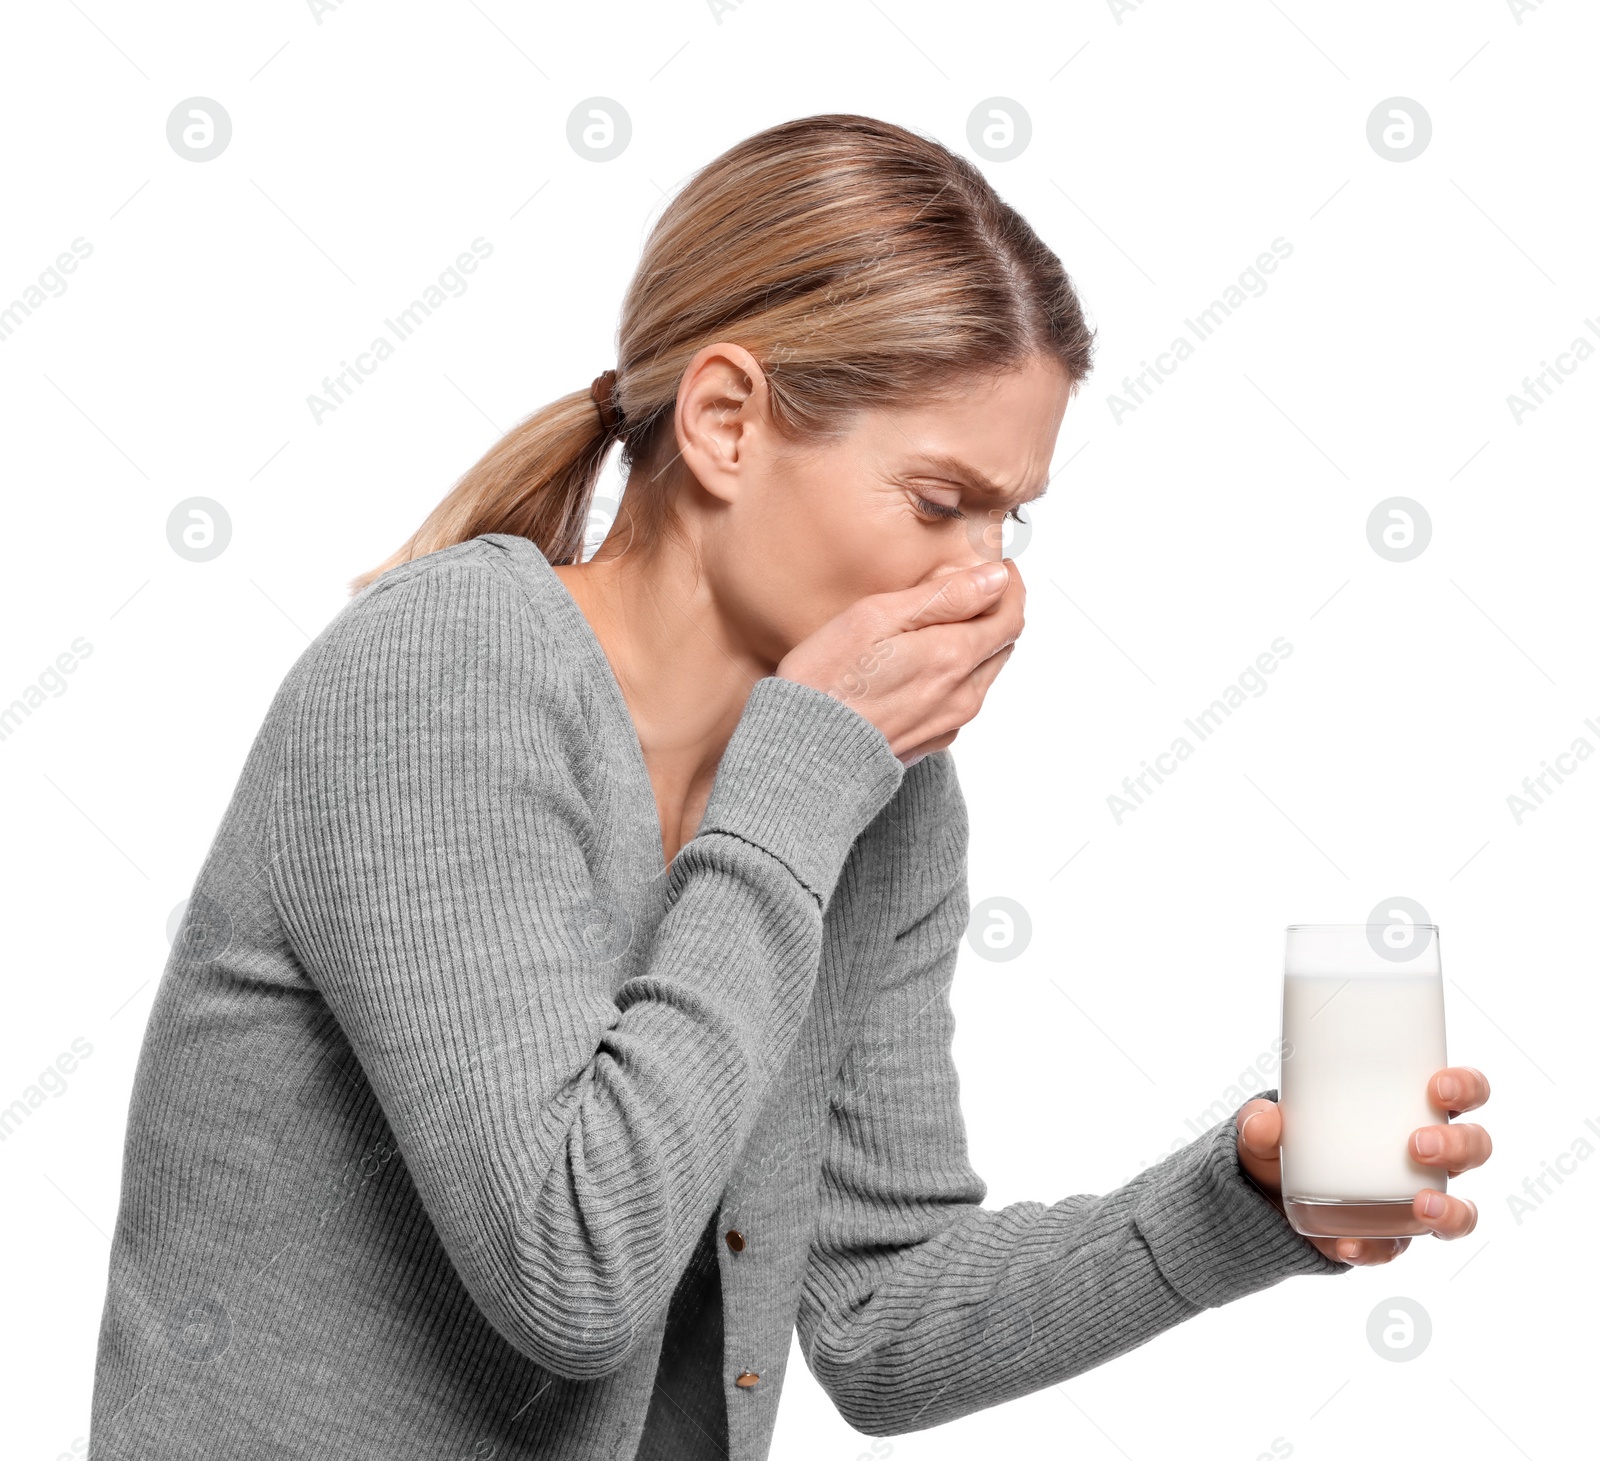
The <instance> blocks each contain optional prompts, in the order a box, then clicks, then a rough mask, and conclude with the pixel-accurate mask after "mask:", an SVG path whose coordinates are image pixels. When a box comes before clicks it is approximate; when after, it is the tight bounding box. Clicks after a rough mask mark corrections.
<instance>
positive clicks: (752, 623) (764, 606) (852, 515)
mask: <svg viewBox="0 0 1600 1461" xmlns="http://www.w3.org/2000/svg"><path fill="white" fill-rule="evenodd" d="M1069 386H1070V382H1069V380H1068V378H1067V376H1066V374H1065V373H1064V371H1063V370H1062V369H1061V367H1060V366H1059V365H1057V364H1055V362H1053V361H1051V360H1048V359H1045V358H1042V357H1036V358H1034V359H1033V360H1032V361H1030V363H1029V364H1028V365H1027V366H1025V367H1023V368H1021V369H1018V370H1015V371H1011V372H1008V373H1006V374H1004V375H1001V376H997V377H989V378H981V379H980V378H974V379H973V380H972V382H971V384H970V387H968V388H966V389H965V390H963V391H962V393H961V394H960V395H959V396H953V397H949V398H946V399H941V400H937V401H933V400H930V401H928V402H927V403H925V404H921V405H918V406H915V407H913V408H910V409H902V410H886V409H881V408H873V409H864V410H863V411H862V412H861V414H860V415H859V416H858V417H857V418H856V421H855V424H854V426H853V428H852V429H851V430H850V432H849V434H848V435H846V436H844V437H842V438H841V439H839V440H837V441H827V442H817V443H805V444H802V445H800V446H799V447H796V446H795V445H793V444H791V443H788V442H785V441H784V440H783V439H782V438H780V437H779V436H778V435H777V434H776V432H775V431H774V429H773V426H772V422H771V417H770V414H769V411H768V402H769V396H768V393H767V386H766V379H765V376H764V375H763V374H762V373H761V370H760V367H759V366H758V365H757V364H756V362H755V360H754V358H753V357H751V356H750V355H749V354H748V352H746V351H744V350H743V349H741V348H740V347H739V346H736V345H729V344H719V345H714V346H708V347H706V348H705V349H704V350H702V351H701V352H700V353H699V355H697V356H696V359H695V362H691V364H690V366H689V367H688V369H686V371H685V375H684V380H683V383H682V385H681V386H680V389H679V394H678V417H677V425H678V444H679V446H680V447H681V448H682V459H683V463H684V466H685V467H686V468H687V470H688V471H689V472H690V473H692V475H693V477H694V479H695V480H694V482H693V483H689V484H687V487H688V490H686V491H680V493H679V494H678V497H677V499H676V502H677V506H678V511H679V513H680V515H681V516H683V517H684V518H685V519H686V521H687V522H688V523H689V525H690V530H691V531H692V532H694V533H695V536H696V539H697V541H698V542H699V544H700V553H701V560H702V562H703V563H704V565H705V573H706V579H707V587H708V588H709V589H710V591H711V593H712V595H713V596H714V600H715V602H716V605H717V609H718V611H719V613H720V615H721V616H722V617H723V619H724V620H725V622H726V623H727V624H728V626H729V628H730V629H732V630H733V631H734V632H735V633H737V634H738V635H739V637H740V638H741V639H743V640H744V642H745V644H746V646H747V647H748V648H749V649H750V650H751V651H752V652H753V653H754V654H756V655H757V656H759V657H761V658H763V659H767V660H769V661H771V663H773V664H776V663H777V662H778V661H779V660H780V659H782V658H783V656H784V655H785V654H787V653H788V652H789V650H790V649H792V648H793V647H794V646H795V645H796V644H798V643H799V642H800V641H801V640H802V639H804V638H805V637H806V636H807V635H809V634H810V633H811V632H812V631H813V630H815V629H817V628H819V627H820V626H821V625H823V624H825V623H827V621H828V620H829V619H831V618H833V617H834V616H835V615H837V614H839V613H841V612H843V611H844V610H845V609H846V608H848V607H849V606H850V605H851V604H852V603H854V602H855V601H856V600H857V599H859V598H862V597H865V596H866V595H868V594H877V593H885V592H889V591H891V590H895V589H904V588H910V587H911V586H912V585H914V584H918V583H922V582H924V581H926V580H929V579H933V578H937V577H940V576H942V575H944V574H946V573H949V572H952V571H954V570H957V569H962V568H968V567H970V566H971V565H973V564H975V563H979V562H982V561H984V560H991V561H992V560H995V559H998V558H999V557H1000V556H1001V552H1000V544H1001V522H1002V519H1003V517H1004V516H1005V514H1006V513H1008V512H1010V511H1012V510H1014V509H1015V508H1017V507H1018V506H1019V505H1021V504H1022V503H1025V502H1028V501H1031V500H1032V499H1034V498H1036V497H1038V496H1039V495H1040V493H1041V492H1042V491H1043V490H1044V487H1045V484H1046V482H1047V480H1048V475H1049V469H1050V459H1051V457H1052V456H1053V455H1054V452H1055V444H1056V435H1057V433H1058V432H1059V430H1060V428H1061V419H1062V416H1063V415H1064V413H1065V411H1066V408H1067V401H1068V396H1069ZM696 484H698V489H699V490H696Z"/></svg>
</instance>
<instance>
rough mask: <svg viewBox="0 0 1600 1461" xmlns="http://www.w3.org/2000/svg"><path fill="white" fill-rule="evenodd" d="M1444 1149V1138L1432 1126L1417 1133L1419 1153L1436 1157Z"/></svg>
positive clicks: (1422, 1155) (1420, 1155) (1423, 1155)
mask: <svg viewBox="0 0 1600 1461" xmlns="http://www.w3.org/2000/svg"><path fill="white" fill-rule="evenodd" d="M1443 1150H1444V1138H1443V1137H1442V1136H1440V1135H1439V1133H1438V1132H1437V1131H1435V1130H1434V1129H1433V1128H1432V1127H1431V1126H1430V1127H1427V1128H1425V1129H1424V1130H1422V1131H1419V1132H1418V1133H1417V1155H1418V1156H1419V1157H1436V1156H1438V1155H1439V1153H1440V1152H1442V1151H1443Z"/></svg>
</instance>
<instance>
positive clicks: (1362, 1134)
mask: <svg viewBox="0 0 1600 1461" xmlns="http://www.w3.org/2000/svg"><path fill="white" fill-rule="evenodd" d="M1283 1038H1284V1041H1285V1044H1284V1048H1283V1054H1282V1056H1281V1057H1280V1061H1281V1064H1280V1082H1279V1091H1278V1099H1279V1102H1280V1104H1281V1107H1282V1111H1283V1149H1282V1152H1281V1160H1282V1163H1283V1166H1282V1171H1281V1176H1282V1181H1283V1195H1284V1196H1285V1197H1286V1198H1295V1199H1300V1200H1303V1201H1311V1202H1316V1201H1319V1200H1320V1201H1327V1200H1330V1199H1337V1200H1341V1201H1346V1202H1349V1201H1368V1202H1410V1201H1411V1199H1412V1198H1413V1197H1414V1196H1416V1194H1417V1193H1418V1192H1419V1191H1420V1190H1421V1189H1422V1188H1424V1187H1434V1188H1437V1189H1438V1190H1439V1191H1441V1192H1442V1191H1444V1190H1445V1181H1446V1179H1445V1172H1444V1168H1443V1167H1430V1166H1426V1165H1424V1164H1423V1163H1421V1162H1419V1161H1416V1160H1415V1159H1414V1158H1413V1157H1412V1156H1411V1153H1410V1141H1411V1133H1412V1132H1413V1131H1415V1130H1416V1128H1417V1127H1419V1126H1433V1125H1437V1124H1440V1123H1443V1122H1444V1121H1445V1120H1446V1119H1447V1118H1446V1117H1445V1115H1444V1113H1443V1112H1442V1111H1439V1110H1436V1109H1435V1108H1434V1106H1433V1105H1432V1104H1431V1103H1430V1102H1429V1100H1428V1096H1427V1087H1428V1080H1429V1078H1430V1077H1431V1076H1432V1075H1433V1074H1434V1072H1435V1071H1439V1070H1442V1069H1443V1068H1444V1066H1445V1064H1446V1061H1445V1053H1444V990H1443V987H1442V984H1441V981H1440V978H1439V975H1438V974H1437V973H1431V974H1413V973H1400V972H1393V973H1391V972H1381V973H1361V974H1354V975H1344V974H1295V973H1286V974H1285V975H1284V981H1283Z"/></svg>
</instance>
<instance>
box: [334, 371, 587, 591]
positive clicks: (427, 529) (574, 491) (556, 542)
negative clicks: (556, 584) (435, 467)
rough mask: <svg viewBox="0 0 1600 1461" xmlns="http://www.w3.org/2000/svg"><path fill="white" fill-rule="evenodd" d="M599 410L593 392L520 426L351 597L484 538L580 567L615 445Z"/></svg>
mask: <svg viewBox="0 0 1600 1461" xmlns="http://www.w3.org/2000/svg"><path fill="white" fill-rule="evenodd" d="M596 406H597V402H596V400H595V398H594V397H593V396H592V395H591V394H590V392H589V391H578V392H574V393H573V394H572V395H570V396H563V397H561V399H560V400H558V401H555V402H553V403H552V404H550V405H548V406H546V407H544V408H543V409H542V410H539V411H535V412H534V413H533V414H532V415H531V416H529V417H527V418H526V419H525V420H523V421H520V422H518V423H517V425H515V426H514V427H512V428H511V430H510V431H508V432H507V433H506V434H505V435H504V436H502V437H501V438H500V440H499V441H497V442H495V444H494V445H493V446H491V447H490V448H489V450H488V451H487V452H485V453H484V454H483V456H481V457H480V458H479V459H478V460H477V462H475V463H474V464H473V466H472V467H470V468H469V469H468V470H467V472H466V473H465V474H464V475H463V476H462V477H461V479H460V480H459V481H458V482H457V483H456V484H455V486H454V487H452V488H451V489H450V491H449V493H448V494H447V495H446V496H445V498H444V499H443V501H441V502H440V503H439V505H438V506H437V507H435V508H434V509H433V511H432V512H431V513H429V514H428V516H427V518H426V519H425V520H424V521H423V523H422V526H421V527H419V528H418V529H417V530H416V532H414V533H413V534H412V535H411V536H410V537H409V538H408V539H407V540H406V541H405V543H404V544H402V545H401V546H400V547H399V548H398V549H396V550H395V551H394V552H393V553H391V554H390V555H389V557H388V558H386V559H385V560H384V561H383V562H382V563H380V564H379V565H378V566H377V567H376V568H372V569H369V570H368V571H367V572H365V573H363V574H360V575H358V576H357V577H355V578H353V579H351V580H350V583H349V589H350V592H351V593H352V594H358V593H360V592H361V590H362V589H364V588H366V587H367V585H368V584H370V583H372V582H373V581H374V580H376V579H377V578H379V577H381V576H382V575H383V574H385V573H387V572H388V571H389V570H390V569H391V568H398V567H399V566H400V565H401V564H402V563H409V562H410V561H411V560H412V559H414V558H421V557H423V556H424V555H425V554H428V553H436V552H438V551H439V549H441V548H448V547H451V546H452V545H453V544H456V543H464V542H466V541H468V540H469V539H471V538H476V537H478V536H479V535H480V534H481V533H517V534H519V535H520V536H522V537H525V538H530V539H532V540H533V542H535V543H537V544H538V545H539V550H540V552H542V553H543V554H544V556H545V557H546V558H547V559H548V560H549V561H550V562H551V563H577V562H578V561H580V559H581V558H582V556H583V541H584V534H585V531H586V530H587V527H588V522H589V505H590V503H591V502H593V500H594V490H595V485H596V483H597V482H598V481H599V479H600V468H601V467H602V466H603V465H604V463H605V459H606V452H607V450H608V448H609V447H610V446H611V443H612V440H613V439H614V437H613V434H612V432H610V431H608V430H607V429H606V426H605V424H604V423H603V422H602V420H601V416H600V412H599V411H598V410H597V409H596Z"/></svg>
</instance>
